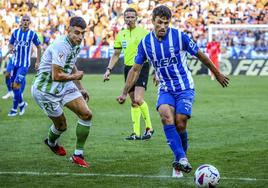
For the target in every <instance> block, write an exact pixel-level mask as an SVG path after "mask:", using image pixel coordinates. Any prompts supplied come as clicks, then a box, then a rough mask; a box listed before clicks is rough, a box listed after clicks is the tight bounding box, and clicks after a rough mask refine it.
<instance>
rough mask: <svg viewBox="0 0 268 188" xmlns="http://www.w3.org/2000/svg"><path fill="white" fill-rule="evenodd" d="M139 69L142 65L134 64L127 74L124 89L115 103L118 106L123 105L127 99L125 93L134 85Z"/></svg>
mask: <svg viewBox="0 0 268 188" xmlns="http://www.w3.org/2000/svg"><path fill="white" fill-rule="evenodd" d="M141 69H142V65H139V64H136V63H135V64H134V65H133V66H132V68H131V69H130V71H129V72H128V75H127V80H126V83H125V86H124V89H123V91H122V93H121V95H120V96H119V97H117V101H118V102H119V103H120V104H123V103H124V102H125V100H126V97H127V93H128V91H129V90H130V89H131V88H132V86H133V85H134V83H136V81H137V79H138V77H139V75H140V72H141Z"/></svg>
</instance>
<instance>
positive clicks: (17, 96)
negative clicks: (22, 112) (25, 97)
mask: <svg viewBox="0 0 268 188" xmlns="http://www.w3.org/2000/svg"><path fill="white" fill-rule="evenodd" d="M13 92H14V99H13V109H14V110H17V108H18V105H19V103H21V102H22V96H21V89H13Z"/></svg>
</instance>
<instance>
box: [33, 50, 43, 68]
mask: <svg viewBox="0 0 268 188" xmlns="http://www.w3.org/2000/svg"><path fill="white" fill-rule="evenodd" d="M36 48H37V57H36V62H35V65H34V68H35V70H37V69H38V68H39V65H40V61H41V52H42V49H41V46H40V45H38V46H36Z"/></svg>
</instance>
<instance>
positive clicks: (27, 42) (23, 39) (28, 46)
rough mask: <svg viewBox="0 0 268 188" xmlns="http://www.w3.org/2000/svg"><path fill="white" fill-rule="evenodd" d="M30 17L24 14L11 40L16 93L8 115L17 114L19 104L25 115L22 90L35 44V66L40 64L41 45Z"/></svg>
mask: <svg viewBox="0 0 268 188" xmlns="http://www.w3.org/2000/svg"><path fill="white" fill-rule="evenodd" d="M30 23H31V21H30V17H29V16H27V15H24V16H22V18H21V26H20V28H18V29H15V30H14V31H13V33H12V35H11V38H10V40H9V52H10V53H13V54H14V58H13V70H12V71H13V74H12V76H11V83H12V89H13V93H14V98H13V107H12V109H11V111H10V112H9V113H8V116H16V115H17V108H18V106H19V109H20V112H19V115H23V114H24V112H25V108H26V106H27V103H26V102H24V101H23V99H22V92H23V90H24V87H25V82H26V80H25V77H26V74H27V72H28V69H29V67H30V63H31V54H32V46H33V44H34V45H35V46H36V48H37V59H36V63H35V67H36V68H37V67H38V65H39V64H40V58H41V47H40V41H39V39H38V36H37V34H36V33H35V32H34V31H32V30H31V29H29V25H30Z"/></svg>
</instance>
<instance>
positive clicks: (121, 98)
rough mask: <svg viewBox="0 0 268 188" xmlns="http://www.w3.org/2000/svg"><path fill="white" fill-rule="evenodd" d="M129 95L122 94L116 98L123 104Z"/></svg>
mask: <svg viewBox="0 0 268 188" xmlns="http://www.w3.org/2000/svg"><path fill="white" fill-rule="evenodd" d="M126 98H127V95H125V94H121V95H120V96H119V97H117V98H116V100H117V101H118V103H119V104H123V103H124V102H125V101H126Z"/></svg>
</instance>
